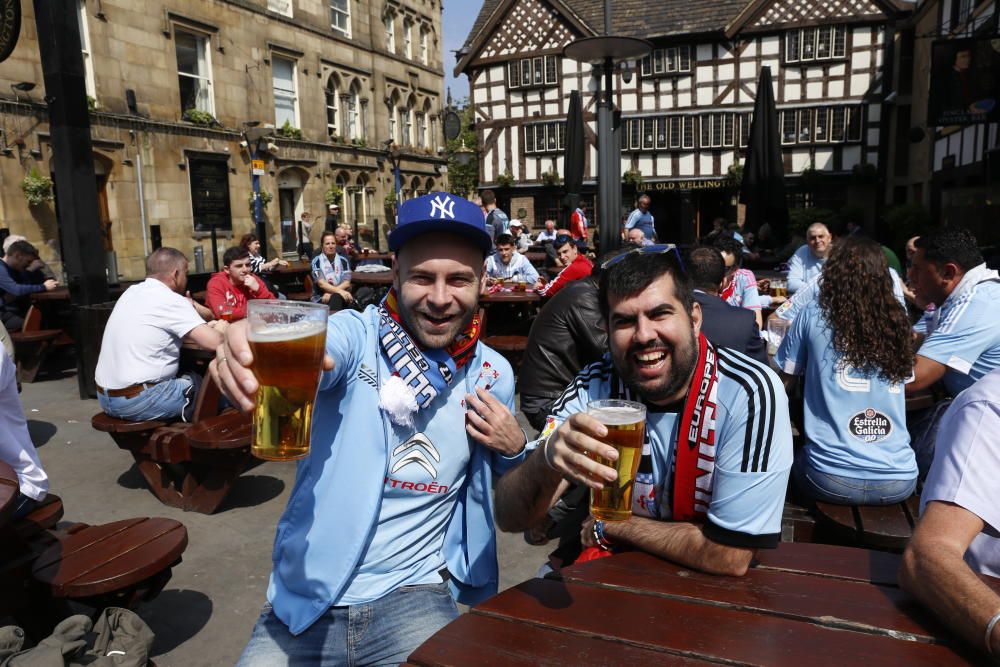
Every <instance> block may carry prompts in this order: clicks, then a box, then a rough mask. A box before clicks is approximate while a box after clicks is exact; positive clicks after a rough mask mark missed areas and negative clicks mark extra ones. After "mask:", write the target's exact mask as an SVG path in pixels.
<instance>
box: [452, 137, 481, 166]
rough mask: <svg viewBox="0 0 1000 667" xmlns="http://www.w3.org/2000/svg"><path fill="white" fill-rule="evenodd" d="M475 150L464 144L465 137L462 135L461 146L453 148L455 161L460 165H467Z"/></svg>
mask: <svg viewBox="0 0 1000 667" xmlns="http://www.w3.org/2000/svg"><path fill="white" fill-rule="evenodd" d="M475 155H476V152H475V151H474V150H472V149H471V148H469V147H468V146H466V145H465V137H462V146H461V147H460V148H457V149H455V162H457V163H458V166H460V167H468V166H469V163H470V162H472V158H473V157H474V156H475Z"/></svg>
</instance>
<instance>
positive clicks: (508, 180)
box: [497, 169, 514, 188]
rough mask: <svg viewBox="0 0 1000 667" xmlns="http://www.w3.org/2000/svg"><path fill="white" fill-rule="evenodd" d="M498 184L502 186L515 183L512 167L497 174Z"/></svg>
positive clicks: (507, 186)
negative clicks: (511, 171)
mask: <svg viewBox="0 0 1000 667" xmlns="http://www.w3.org/2000/svg"><path fill="white" fill-rule="evenodd" d="M497 185H498V186H500V187H501V188H509V187H510V186H512V185H514V174H512V173H510V169H508V170H507V171H505V172H503V173H502V174H500V175H498V176H497Z"/></svg>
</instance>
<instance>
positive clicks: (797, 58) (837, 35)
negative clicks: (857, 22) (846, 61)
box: [785, 25, 847, 64]
mask: <svg viewBox="0 0 1000 667" xmlns="http://www.w3.org/2000/svg"><path fill="white" fill-rule="evenodd" d="M846 56H847V27H846V26H842V25H824V26H819V27H815V28H801V29H797V30H789V31H788V32H787V33H785V62H786V63H796V62H798V63H803V64H806V63H809V62H811V61H816V60H832V59H836V58H844V57H846Z"/></svg>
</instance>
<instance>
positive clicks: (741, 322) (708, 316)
mask: <svg viewBox="0 0 1000 667" xmlns="http://www.w3.org/2000/svg"><path fill="white" fill-rule="evenodd" d="M632 231H635V230H632ZM685 268H687V271H688V277H689V278H691V283H692V286H693V287H694V300H695V301H697V302H698V304H699V305H700V306H701V332H702V333H703V334H705V337H706V338H708V340H709V341H710V342H712V343H713V344H715V345H718V346H720V347H728V348H730V349H733V350H737V351H739V352H742V353H743V354H745V355H747V356H748V357H751V358H752V359H756V360H757V361H759V362H760V363H762V364H764V365H765V366H766V365H767V363H768V362H767V345H766V344H765V343H764V339H763V338H761V337H760V328H759V327H758V326H757V320H756V319H755V317H754V313H753V311H751V310H747V309H746V308H739V307H737V306H731V305H729V304H728V303H726V302H725V301H723V300H722V299H721V298H720V297H719V290H720V289H722V284H723V283H724V282H725V280H726V263H725V261H724V260H723V259H722V255H721V254H720V253H719V251H718V250H716V249H715V248H709V247H707V246H699V247H696V248H693V249H692V250H691V252H690V253H689V255H688V259H687V262H686V263H685Z"/></svg>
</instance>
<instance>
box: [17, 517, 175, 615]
mask: <svg viewBox="0 0 1000 667" xmlns="http://www.w3.org/2000/svg"><path fill="white" fill-rule="evenodd" d="M187 542H188V538H187V529H186V528H184V525H183V524H181V523H180V522H178V521H174V520H173V519H159V518H153V519H150V518H146V517H138V518H134V519H125V520H123V521H115V522H114V523H109V524H104V525H101V526H87V527H86V528H84V529H82V530H78V531H76V532H74V533H72V534H70V535H67V536H65V537H64V538H63V539H61V540H59V541H58V542H56V543H55V544H52V545H51V546H50V547H49V548H47V549H46V550H45V551H43V552H42V553H41V555H39V556H38V558H37V559H36V560H35V562H34V564H33V565H32V569H31V571H32V576H33V577H34V580H35V581H36V582H37V583H38V584H40V585H41V586H42V587H43V589H44V590H45V591H46V592H47V593H48V594H49V595H51V596H52V597H54V598H68V599H72V600H74V601H78V602H82V603H84V604H87V605H89V606H91V607H94V608H96V609H98V610H100V609H103V608H105V607H108V606H118V607H125V608H132V607H134V606H135V605H136V604H137V603H138V602H140V601H142V600H150V599H152V598H153V597H155V596H156V595H158V594H159V593H160V591H161V590H163V587H164V586H165V585H166V583H167V582H168V581H170V576H171V570H172V568H173V567H174V566H175V565H177V564H178V563H180V562H181V554H182V553H183V552H184V549H185V548H186V547H187Z"/></svg>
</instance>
